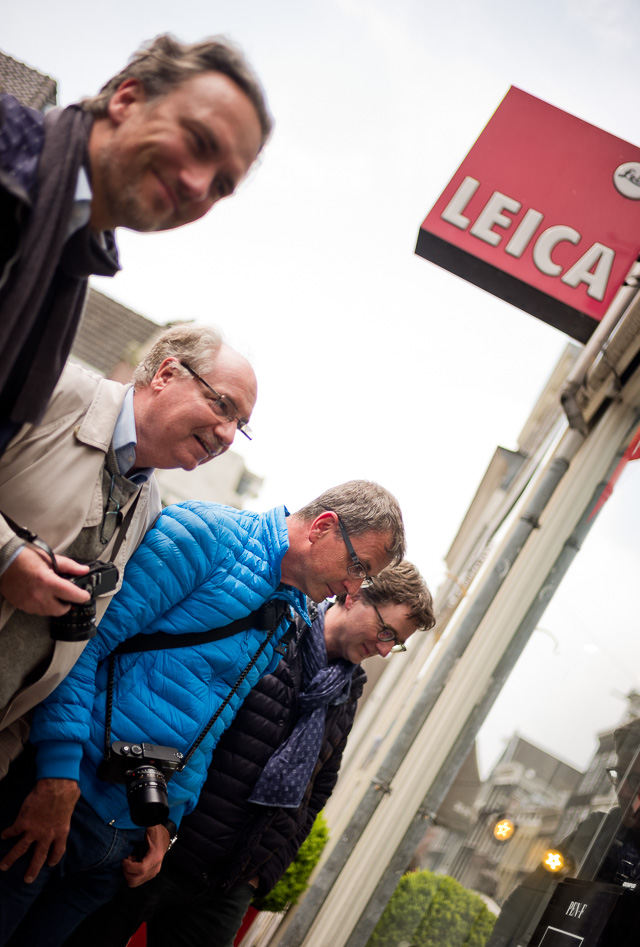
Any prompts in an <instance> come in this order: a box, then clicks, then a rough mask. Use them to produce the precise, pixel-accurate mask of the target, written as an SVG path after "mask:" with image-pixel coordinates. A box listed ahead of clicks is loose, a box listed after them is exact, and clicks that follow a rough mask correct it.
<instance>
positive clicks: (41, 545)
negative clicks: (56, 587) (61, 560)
mask: <svg viewBox="0 0 640 947" xmlns="http://www.w3.org/2000/svg"><path fill="white" fill-rule="evenodd" d="M0 516H2V517H3V519H5V520H6V521H7V523H8V524H9V526H10V527H11V529H12V530H13V532H14V533H15V534H16V536H19V537H20V539H24V541H25V542H26V543H29V545H31V546H36V547H37V548H38V549H41V550H42V552H44V553H45V554H46V555H47V556H48V557H49V559H51V566H52V568H53V571H54V572H56V573H57V574H58V575H59V574H60V573H59V572H58V566H57V564H56V557H55V553H54V551H53V549H52V548H51V546H50V545H49V543H47V542H45V541H44V539H40V537H39V536H38V535H37V533H34V532H33V530H31V529H29V528H28V527H27V526H20V524H19V523H16V521H15V520H12V519H11V517H10V516H7V514H6V513H3V512H2V511H1V510H0Z"/></svg>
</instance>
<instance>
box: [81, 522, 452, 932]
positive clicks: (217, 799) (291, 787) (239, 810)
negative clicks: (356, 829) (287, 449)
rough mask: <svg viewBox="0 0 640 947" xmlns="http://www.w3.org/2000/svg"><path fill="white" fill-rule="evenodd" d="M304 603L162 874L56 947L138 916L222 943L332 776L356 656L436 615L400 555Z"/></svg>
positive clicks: (294, 845)
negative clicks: (357, 585) (352, 587)
mask: <svg viewBox="0 0 640 947" xmlns="http://www.w3.org/2000/svg"><path fill="white" fill-rule="evenodd" d="M347 536H348V534H347ZM356 558H357V557H356ZM309 612H310V615H311V618H312V624H311V627H310V628H308V629H307V627H306V626H305V625H304V623H303V622H302V621H300V620H298V622H297V625H298V634H297V637H296V640H295V642H294V644H293V645H292V646H290V648H289V650H288V652H287V655H286V656H285V657H284V658H283V660H282V661H281V662H280V664H279V665H278V667H277V668H276V670H275V671H274V672H273V674H270V675H268V676H266V677H264V678H263V679H262V680H261V681H260V682H259V683H258V684H257V685H256V686H255V687H254V688H253V690H252V691H251V692H250V694H249V696H248V697H247V699H246V700H245V702H244V704H243V705H242V707H241V708H240V710H239V711H238V714H237V716H236V718H235V720H234V721H233V723H232V724H231V726H230V727H229V729H228V730H227V731H226V732H225V734H224V735H223V736H222V738H221V740H220V743H219V745H218V746H217V747H216V749H215V751H214V754H213V757H212V760H211V764H210V766H209V772H208V776H207V780H206V782H205V784H204V787H203V790H202V793H201V795H200V799H199V801H198V805H197V806H196V808H195V810H194V811H193V812H192V813H191V814H190V815H188V816H187V817H186V818H185V819H184V820H183V821H182V823H181V826H180V831H179V834H178V838H177V841H176V844H175V845H174V846H173V847H172V848H171V851H170V852H169V853H168V854H167V856H166V858H165V860H164V864H163V868H162V871H161V872H160V874H159V875H158V876H157V877H156V878H155V879H154V880H153V881H151V882H149V884H144V885H142V887H137V886H136V887H130V888H124V889H122V890H121V892H120V893H119V894H118V895H117V896H116V898H115V899H114V900H113V901H111V902H110V903H109V904H107V905H105V906H104V907H103V908H101V909H100V910H99V911H97V912H96V913H95V914H93V915H92V916H91V917H89V918H88V919H87V920H86V921H85V922H84V924H83V925H82V926H81V927H80V928H79V929H78V930H77V931H76V933H75V935H74V936H73V938H72V939H71V940H70V941H69V942H68V944H67V945H66V947H81V945H82V944H92V947H118V945H122V947H124V945H126V943H127V941H128V939H129V937H130V936H131V935H132V934H133V933H134V932H135V930H136V928H137V927H138V925H139V924H140V923H142V922H143V921H146V922H147V943H148V944H149V947H165V945H166V947H169V945H170V944H173V943H178V942H180V943H188V944H190V945H191V947H206V945H209V944H215V945H216V947H223V945H224V947H227V945H231V944H232V943H233V939H234V935H235V933H236V931H237V929H238V927H239V926H240V923H241V921H242V918H243V916H244V914H245V912H246V910H247V908H248V906H249V903H250V902H251V900H252V899H253V898H254V897H258V898H261V897H264V896H265V895H266V894H267V893H268V892H269V891H270V890H271V888H273V886H274V885H275V884H276V883H277V881H278V880H279V878H280V877H281V876H282V874H283V873H284V872H285V871H286V869H287V867H288V866H289V865H290V864H291V862H292V861H293V860H294V858H295V857H296V854H297V852H298V849H299V848H300V845H301V844H302V843H303V842H304V840H305V839H306V838H307V836H308V834H309V832H310V831H311V827H312V825H313V822H314V820H315V818H316V816H317V814H318V813H319V812H320V810H321V809H322V808H323V807H324V805H325V804H326V802H327V800H328V798H329V796H330V795H331V793H332V791H333V788H334V786H335V784H336V781H337V778H338V772H339V770H340V764H341V761H342V754H343V751H344V748H345V745H346V741H347V736H348V734H349V731H350V730H351V727H352V724H353V720H354V717H355V713H356V708H357V703H358V699H359V698H360V696H361V694H362V689H363V685H364V683H365V682H366V674H365V672H364V671H363V669H362V668H361V666H360V662H361V661H363V660H364V659H366V658H369V657H371V656H374V655H381V656H382V657H386V656H387V655H388V654H390V653H394V654H395V653H400V652H402V651H405V650H406V647H405V642H406V640H407V639H408V638H409V637H410V635H412V634H413V633H414V632H415V631H416V630H417V629H418V628H421V629H423V630H428V629H430V628H432V627H433V625H434V621H435V619H434V615H433V605H432V600H431V595H430V593H429V590H428V588H427V586H426V583H425V581H424V579H423V578H422V576H421V575H420V573H419V572H418V570H417V569H416V568H415V566H413V565H412V564H411V563H410V562H407V561H406V560H403V561H402V562H400V563H399V564H398V565H396V566H390V567H389V568H387V569H384V570H383V571H382V572H381V573H379V575H378V576H376V578H375V581H374V582H373V583H371V584H370V585H368V586H366V585H363V587H362V588H361V589H360V591H358V592H356V593H355V594H347V593H346V592H342V593H341V594H340V595H339V596H338V597H337V599H336V601H335V603H332V602H329V601H325V602H323V603H322V604H321V605H320V606H319V607H318V608H317V609H316V608H314V607H313V605H311V604H310V608H309ZM131 867H133V863H131ZM139 880H140V879H135V881H136V884H137V883H138V882H139Z"/></svg>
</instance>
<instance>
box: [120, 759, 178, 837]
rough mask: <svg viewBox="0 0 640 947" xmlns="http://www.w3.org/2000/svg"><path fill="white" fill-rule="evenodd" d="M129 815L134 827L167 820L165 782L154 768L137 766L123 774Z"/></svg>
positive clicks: (167, 809) (157, 823)
mask: <svg viewBox="0 0 640 947" xmlns="http://www.w3.org/2000/svg"><path fill="white" fill-rule="evenodd" d="M125 782H126V786H127V800H128V802H129V814H130V815H131V821H132V822H133V823H134V824H135V825H145V826H146V825H159V823H160V822H165V821H166V820H167V819H168V818H169V797H168V795H167V781H166V779H165V778H164V776H163V775H162V773H161V772H160V770H158V769H156V768H155V766H149V765H147V766H138V767H137V769H130V770H128V771H127V772H126V773H125Z"/></svg>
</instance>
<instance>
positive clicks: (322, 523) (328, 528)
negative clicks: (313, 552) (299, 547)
mask: <svg viewBox="0 0 640 947" xmlns="http://www.w3.org/2000/svg"><path fill="white" fill-rule="evenodd" d="M336 519H337V516H336V514H335V513H332V512H331V511H330V510H325V511H324V512H322V513H320V515H319V516H316V518H315V519H314V521H313V522H312V523H311V526H310V527H309V542H310V543H315V542H317V541H318V540H319V539H322V537H323V536H327V535H328V534H329V533H332V532H333V531H334V524H335V521H336Z"/></svg>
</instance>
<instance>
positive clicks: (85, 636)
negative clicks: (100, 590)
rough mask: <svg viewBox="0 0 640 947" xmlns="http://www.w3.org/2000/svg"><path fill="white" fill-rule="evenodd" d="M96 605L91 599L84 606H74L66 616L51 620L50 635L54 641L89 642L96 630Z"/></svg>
mask: <svg viewBox="0 0 640 947" xmlns="http://www.w3.org/2000/svg"><path fill="white" fill-rule="evenodd" d="M95 618H96V603H95V601H94V600H93V599H90V600H89V601H88V602H86V603H85V604H84V605H72V606H71V608H70V609H69V611H68V612H67V613H66V614H65V615H59V616H56V617H53V618H51V621H50V625H49V634H50V635H51V637H52V638H53V639H54V641H89V639H90V638H93V637H94V636H95V634H96V631H97V630H98V629H97V628H96V622H95Z"/></svg>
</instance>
